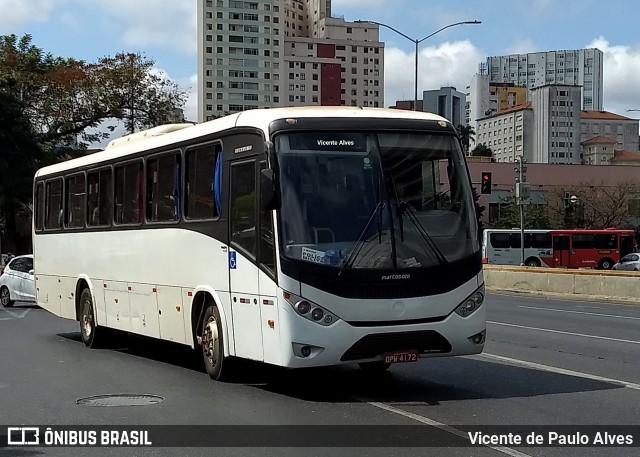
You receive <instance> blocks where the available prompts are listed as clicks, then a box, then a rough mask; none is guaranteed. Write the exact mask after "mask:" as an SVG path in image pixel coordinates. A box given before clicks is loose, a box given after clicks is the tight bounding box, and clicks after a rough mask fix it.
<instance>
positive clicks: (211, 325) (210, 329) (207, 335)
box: [202, 317, 218, 366]
mask: <svg viewBox="0 0 640 457" xmlns="http://www.w3.org/2000/svg"><path fill="white" fill-rule="evenodd" d="M202 351H203V352H204V355H205V357H206V358H207V359H209V362H210V363H211V365H213V366H215V365H216V363H218V323H217V322H216V320H215V318H214V317H211V318H210V319H209V320H208V321H207V323H206V325H205V327H204V332H203V335H202Z"/></svg>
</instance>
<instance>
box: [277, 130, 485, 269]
mask: <svg viewBox="0 0 640 457" xmlns="http://www.w3.org/2000/svg"><path fill="white" fill-rule="evenodd" d="M275 146H276V153H277V155H278V161H279V170H280V186H281V192H282V207H281V209H280V211H279V214H278V217H279V224H280V243H281V245H280V246H281V251H282V253H283V255H284V256H285V257H287V258H289V259H292V260H298V261H303V262H311V263H316V264H322V265H324V266H327V267H334V268H337V269H339V271H344V270H346V269H377V270H402V269H408V268H420V267H433V266H438V265H442V264H445V263H451V262H455V261H458V260H461V259H463V258H466V257H468V256H470V255H472V254H474V253H476V252H477V251H478V249H479V244H478V239H477V223H476V215H475V207H474V203H473V198H472V195H471V187H470V183H469V178H468V174H467V170H466V167H465V163H464V159H463V157H462V154H461V151H460V148H459V146H458V142H457V140H456V138H455V137H454V136H453V135H452V134H435V133H425V132H406V131H405V132H373V131H371V132H342V131H334V132H322V131H321V132H304V133H298V132H296V133H283V134H281V135H279V136H277V137H276V139H275ZM441 173H447V174H448V175H449V179H448V182H447V183H446V184H443V183H442V182H444V181H447V180H444V179H441V178H440V174H441Z"/></svg>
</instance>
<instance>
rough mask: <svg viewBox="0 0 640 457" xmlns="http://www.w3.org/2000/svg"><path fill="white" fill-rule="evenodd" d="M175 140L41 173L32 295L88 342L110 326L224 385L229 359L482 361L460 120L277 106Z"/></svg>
mask: <svg viewBox="0 0 640 457" xmlns="http://www.w3.org/2000/svg"><path fill="white" fill-rule="evenodd" d="M170 130H173V129H172V128H169V127H167V128H164V129H162V128H160V129H158V128H156V129H153V130H152V131H147V132H141V133H137V134H134V135H132V136H130V137H125V138H122V139H119V140H114V142H112V144H110V146H109V147H107V148H106V150H105V151H102V152H98V153H95V154H92V155H89V156H86V157H82V158H78V159H74V160H70V161H68V162H63V163H59V164H56V165H52V166H49V167H46V168H43V169H41V170H39V171H38V172H37V173H36V175H35V180H34V202H35V203H34V206H35V215H34V219H33V220H34V224H33V232H34V233H33V235H34V236H33V239H34V256H35V271H36V285H37V301H38V304H39V305H40V306H42V307H43V308H45V309H47V310H49V311H50V312H52V313H54V314H56V315H58V316H61V317H65V318H69V319H75V320H78V321H79V322H80V329H81V333H82V339H83V341H84V343H85V344H86V345H87V346H89V347H94V346H98V345H101V344H104V343H105V342H108V339H109V337H110V336H111V335H112V334H113V332H114V330H118V331H124V332H131V333H137V334H141V335H146V336H149V337H153V338H159V339H162V340H168V341H173V342H176V343H181V344H184V345H188V346H191V347H192V348H194V349H197V350H201V351H202V353H203V356H204V361H205V366H206V369H207V372H208V374H209V375H210V376H211V377H212V378H213V379H219V378H220V377H222V376H224V373H228V371H229V369H228V368H227V369H226V370H225V369H224V368H223V367H225V361H227V360H229V358H233V357H237V358H244V359H251V360H257V361H262V362H265V363H268V364H272V365H277V366H282V367H291V368H296V367H311V366H327V365H337V364H347V363H352V364H356V363H357V364H360V365H361V366H362V367H363V368H367V369H386V368H388V367H389V364H391V363H395V362H408V361H415V360H418V359H419V358H422V357H430V356H454V355H462V354H473V353H479V352H481V351H482V349H483V346H484V341H485V307H484V306H481V305H482V303H483V300H484V281H483V276H482V262H481V249H480V244H479V240H478V237H477V223H476V213H475V206H474V202H473V198H472V193H471V185H470V179H469V174H468V171H467V168H466V164H465V160H464V157H463V155H462V152H461V148H460V144H459V141H458V138H457V137H456V133H455V129H454V127H453V126H452V125H451V123H450V122H448V121H446V120H445V119H443V118H441V117H438V116H435V115H431V114H426V113H416V112H411V111H402V110H384V109H366V108H365V109H361V108H340V107H338V108H282V109H265V110H253V111H246V112H243V113H238V114H234V115H230V116H227V117H224V118H220V119H216V120H213V121H210V122H206V123H203V124H199V125H194V126H189V127H188V128H181V129H176V131H170ZM162 131H168V133H164V134H163V133H162ZM441 170H445V171H442V172H443V173H448V175H449V176H448V180H444V179H441V177H440V173H441ZM445 181H446V182H447V184H442V183H443V182H445ZM226 366H227V367H229V366H230V365H229V364H227V365H226Z"/></svg>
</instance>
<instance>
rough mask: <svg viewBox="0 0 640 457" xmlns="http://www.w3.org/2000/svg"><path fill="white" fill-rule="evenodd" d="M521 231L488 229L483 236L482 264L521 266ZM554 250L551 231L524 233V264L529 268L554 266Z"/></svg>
mask: <svg viewBox="0 0 640 457" xmlns="http://www.w3.org/2000/svg"><path fill="white" fill-rule="evenodd" d="M521 237H522V234H521V233H520V229H486V230H484V232H483V236H482V263H487V264H494V265H520V264H521V262H522V248H521V246H522V243H521ZM552 254H553V249H552V246H551V233H550V231H549V230H535V229H528V230H525V233H524V264H525V265H527V266H529V267H541V266H544V267H550V266H552V265H551V263H552Z"/></svg>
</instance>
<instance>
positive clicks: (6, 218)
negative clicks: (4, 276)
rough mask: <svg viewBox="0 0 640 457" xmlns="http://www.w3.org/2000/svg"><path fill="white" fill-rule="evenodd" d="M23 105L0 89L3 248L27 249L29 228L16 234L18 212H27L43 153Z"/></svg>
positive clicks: (0, 191) (20, 214) (0, 189)
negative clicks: (35, 174)
mask: <svg viewBox="0 0 640 457" xmlns="http://www.w3.org/2000/svg"><path fill="white" fill-rule="evenodd" d="M35 137H36V136H35V134H34V132H33V130H32V128H31V123H30V122H29V119H28V117H27V116H26V114H25V110H24V106H23V104H22V103H20V101H19V100H17V99H16V98H15V97H13V96H12V95H10V94H6V93H3V92H1V91H0V215H1V218H2V220H3V223H4V224H3V234H2V235H3V236H2V239H3V245H2V248H3V249H4V250H5V251H12V252H30V250H31V249H30V242H29V240H28V239H25V238H28V235H29V232H28V231H27V233H23V234H22V236H20V235H19V234H18V220H19V218H20V216H22V215H27V216H29V213H30V206H29V202H30V201H31V192H32V189H33V175H34V173H35V171H36V168H37V167H38V166H39V164H40V163H42V160H43V158H44V157H45V155H44V153H43V151H42V149H41V148H40V146H39V144H38V143H37V141H36V140H35Z"/></svg>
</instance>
